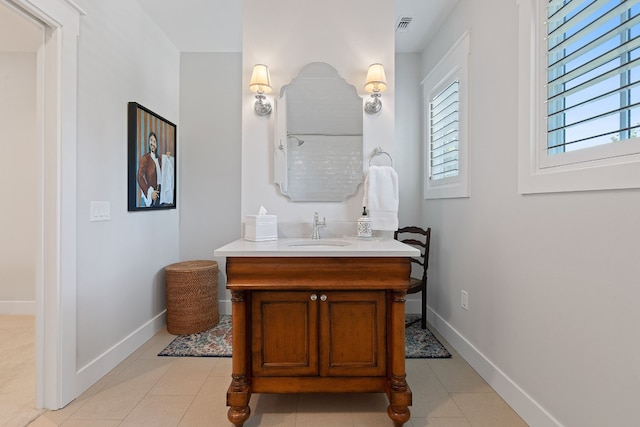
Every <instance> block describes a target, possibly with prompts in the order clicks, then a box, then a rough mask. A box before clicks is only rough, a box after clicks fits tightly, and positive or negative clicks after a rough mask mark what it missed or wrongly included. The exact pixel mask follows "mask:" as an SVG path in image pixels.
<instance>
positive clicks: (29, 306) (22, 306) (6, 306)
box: [0, 301, 36, 315]
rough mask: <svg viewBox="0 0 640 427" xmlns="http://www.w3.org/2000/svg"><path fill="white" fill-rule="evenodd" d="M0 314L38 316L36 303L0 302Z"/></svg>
mask: <svg viewBox="0 0 640 427" xmlns="http://www.w3.org/2000/svg"><path fill="white" fill-rule="evenodd" d="M0 314H33V315H35V314H36V302H35V301H0Z"/></svg>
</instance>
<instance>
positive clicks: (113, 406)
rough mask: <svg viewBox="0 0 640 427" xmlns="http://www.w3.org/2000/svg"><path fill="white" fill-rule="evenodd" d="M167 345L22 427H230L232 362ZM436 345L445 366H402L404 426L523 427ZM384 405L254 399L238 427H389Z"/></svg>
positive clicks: (166, 338) (373, 400)
mask: <svg viewBox="0 0 640 427" xmlns="http://www.w3.org/2000/svg"><path fill="white" fill-rule="evenodd" d="M432 330H433V329H432ZM173 338H174V336H173V335H171V334H169V333H168V332H167V331H166V330H164V331H161V332H159V333H158V334H156V335H155V336H154V337H153V338H152V339H150V340H149V341H148V342H147V343H146V344H145V345H144V346H142V347H141V348H140V349H138V350H137V351H136V352H135V353H134V354H132V355H131V356H130V357H128V358H127V359H126V360H125V361H123V362H122V363H121V364H120V365H118V366H117V367H116V368H115V369H114V370H113V371H111V372H110V373H109V374H107V375H105V376H104V377H103V378H102V379H101V380H100V381H98V382H97V383H96V384H95V385H93V386H92V387H91V388H90V389H89V390H87V391H86V392H85V393H84V394H82V395H81V396H80V397H78V398H77V399H76V400H75V401H73V402H71V403H70V404H69V405H67V406H66V407H65V408H63V409H60V410H58V411H47V412H45V413H44V414H43V415H41V416H40V417H39V418H37V419H36V420H35V421H33V422H32V423H31V424H29V426H30V427H53V426H60V427H115V426H119V427H145V426H149V427H198V426H203V427H204V426H206V427H212V426H213V427H215V426H231V423H229V421H228V420H227V407H226V406H225V394H226V391H227V387H228V386H229V383H230V376H231V359H228V358H197V357H182V358H181V357H177V358H172V357H157V356H156V355H157V353H158V352H160V350H162V349H163V348H164V347H165V346H166V345H167V344H168V343H169V342H171V340H172V339H173ZM439 338H440V337H439ZM440 339H441V338H440ZM441 341H442V342H443V344H445V346H446V347H447V348H448V349H449V351H451V353H452V354H453V357H452V358H451V359H431V360H429V359H407V381H408V383H409V386H410V387H411V389H412V391H413V406H412V407H411V420H410V421H409V422H408V423H406V424H405V426H407V427H419V426H420V427H422V426H429V427H519V426H526V425H527V424H526V423H525V422H524V421H523V420H522V419H521V418H520V417H519V416H518V415H517V414H516V413H515V412H514V411H513V410H512V409H511V408H510V407H509V406H508V405H507V404H506V403H505V402H504V401H503V400H502V399H501V398H500V396H498V395H497V394H496V393H495V392H494V391H493V390H492V389H491V387H489V385H487V383H486V382H485V381H484V380H483V379H482V378H481V377H480V376H479V375H478V374H477V373H476V372H475V371H474V370H473V369H472V368H471V367H470V366H469V364H467V363H466V362H465V361H464V359H462V358H461V357H460V356H459V355H458V354H457V353H456V352H455V351H453V348H452V347H451V346H450V345H448V344H447V343H446V342H445V341H444V340H442V339H441ZM387 404H388V402H387V400H386V397H385V395H384V394H377V393H374V394H355V395H349V394H294V395H268V394H254V395H253V396H252V397H251V403H250V405H251V412H252V414H251V416H250V417H249V419H248V420H247V422H246V423H245V426H246V427H254V426H291V427H294V426H296V427H314V426H318V427H326V426H331V427H342V426H345V427H346V426H362V427H377V426H384V427H391V426H392V425H393V424H392V422H391V420H390V419H389V418H388V416H387V413H386V408H387Z"/></svg>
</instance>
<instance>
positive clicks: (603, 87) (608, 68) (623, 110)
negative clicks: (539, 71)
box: [546, 0, 640, 155]
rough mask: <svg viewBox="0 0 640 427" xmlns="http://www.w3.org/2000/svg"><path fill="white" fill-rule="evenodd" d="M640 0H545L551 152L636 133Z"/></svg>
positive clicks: (639, 119) (638, 118)
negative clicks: (546, 0) (546, 1)
mask: <svg viewBox="0 0 640 427" xmlns="http://www.w3.org/2000/svg"><path fill="white" fill-rule="evenodd" d="M638 3H640V0H627V1H624V0H614V1H611V0H609V1H594V0H588V1H584V0H552V1H549V3H548V6H547V12H546V15H547V25H546V28H547V62H548V70H547V152H548V154H549V155H556V154H560V153H564V152H568V151H573V150H581V149H584V148H589V147H593V146H597V145H602V144H611V143H617V142H620V141H624V140H628V139H630V138H634V137H636V136H637V133H638V129H640V88H638V85H639V84H640V67H639V63H640V54H639V53H640V49H638V47H639V45H640V5H639V4H638Z"/></svg>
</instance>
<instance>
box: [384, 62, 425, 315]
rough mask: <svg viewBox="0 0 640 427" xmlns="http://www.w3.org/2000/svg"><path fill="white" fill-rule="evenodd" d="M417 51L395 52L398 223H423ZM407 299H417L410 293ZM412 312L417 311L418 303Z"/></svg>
mask: <svg viewBox="0 0 640 427" xmlns="http://www.w3.org/2000/svg"><path fill="white" fill-rule="evenodd" d="M420 57H421V56H420V54H417V53H397V54H396V57H395V60H396V70H395V71H396V80H395V84H396V99H395V110H396V118H395V139H396V154H395V157H394V159H393V163H394V166H395V169H396V171H397V172H398V174H399V176H398V179H399V189H398V190H399V192H400V206H399V208H398V222H399V224H400V226H401V227H402V226H407V225H424V226H427V227H428V226H429V223H427V224H422V221H421V218H420V201H421V200H422V194H423V193H422V185H421V183H422V163H421V162H420V160H421V159H422V158H423V156H424V153H423V151H422V140H421V138H420V135H421V133H420V131H421V129H422V126H421V124H422V120H423V116H422V110H421V106H422V90H421V87H420V80H422V78H421V77H420ZM407 298H414V299H415V298H417V299H416V301H417V300H420V294H418V296H417V297H415V296H412V295H409V296H408V297H407ZM409 308H410V307H409V306H407V311H408V312H411V313H419V312H420V306H419V305H418V306H417V307H416V309H415V310H414V311H409Z"/></svg>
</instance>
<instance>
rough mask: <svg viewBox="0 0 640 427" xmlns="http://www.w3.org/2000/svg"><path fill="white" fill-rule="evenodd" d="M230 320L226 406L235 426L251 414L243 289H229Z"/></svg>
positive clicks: (241, 423)
mask: <svg viewBox="0 0 640 427" xmlns="http://www.w3.org/2000/svg"><path fill="white" fill-rule="evenodd" d="M231 313H232V314H231V322H232V325H231V327H232V346H233V350H232V351H233V354H232V356H233V359H232V366H233V368H232V373H231V385H230V386H229V389H228V390H227V406H229V412H228V413H227V416H228V418H229V421H231V423H232V424H233V425H234V426H235V427H242V425H243V424H244V422H245V421H247V419H248V418H249V415H251V409H250V408H249V399H251V384H250V381H249V379H248V378H247V354H246V347H245V342H246V341H245V340H246V336H245V334H246V331H247V312H246V305H245V294H244V292H243V291H235V290H232V291H231Z"/></svg>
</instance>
